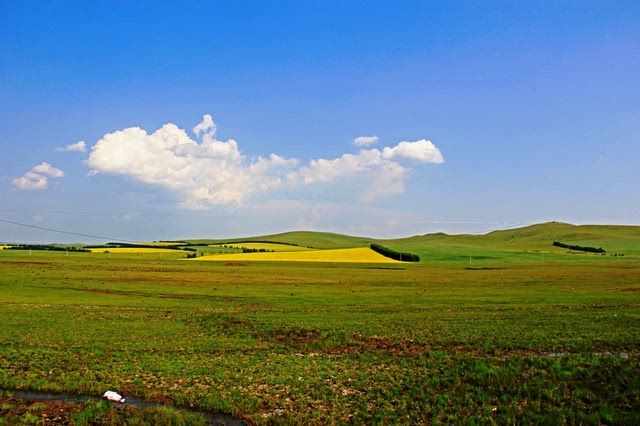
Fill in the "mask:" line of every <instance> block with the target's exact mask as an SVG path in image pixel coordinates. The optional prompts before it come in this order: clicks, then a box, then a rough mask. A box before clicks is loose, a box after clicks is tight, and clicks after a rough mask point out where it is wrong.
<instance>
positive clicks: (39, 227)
mask: <svg viewBox="0 0 640 426" xmlns="http://www.w3.org/2000/svg"><path fill="white" fill-rule="evenodd" d="M0 222H3V223H9V224H11V225H17V226H24V227H26V228H34V229H41V230H43V231H49V232H57V233H59V234H67V235H76V236H79V237H87V238H96V239H99V240H109V241H120V242H122V243H137V242H138V241H130V240H123V239H121V238H111V237H101V236H99V235H89V234H81V233H78V232H69V231H61V230H59V229H52V228H45V227H44V226H35V225H29V224H26V223H20V222H12V221H10V220H4V219H0Z"/></svg>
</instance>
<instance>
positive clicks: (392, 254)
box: [369, 243, 420, 262]
mask: <svg viewBox="0 0 640 426" xmlns="http://www.w3.org/2000/svg"><path fill="white" fill-rule="evenodd" d="M369 247H371V250H373V251H375V252H377V253H380V254H381V255H383V256H385V257H389V258H391V259H394V260H399V261H401V262H420V256H418V255H417V254H413V253H401V252H399V251H395V250H392V249H390V248H389V247H385V246H381V245H380V244H375V243H374V244H371V245H370V246H369Z"/></svg>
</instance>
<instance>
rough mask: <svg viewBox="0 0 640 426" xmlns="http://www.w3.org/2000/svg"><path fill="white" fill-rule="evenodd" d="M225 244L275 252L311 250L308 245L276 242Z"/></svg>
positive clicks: (217, 245) (218, 245) (216, 245)
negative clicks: (301, 245)
mask: <svg viewBox="0 0 640 426" xmlns="http://www.w3.org/2000/svg"><path fill="white" fill-rule="evenodd" d="M223 245H225V244H215V245H212V246H211V247H222V246H223ZM226 245H227V246H231V247H244V248H248V249H256V250H260V249H265V250H268V251H277V252H281V251H287V252H288V251H310V250H313V249H310V248H308V247H300V246H290V245H288V244H276V243H234V244H226Z"/></svg>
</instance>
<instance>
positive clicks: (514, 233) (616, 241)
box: [190, 222, 640, 260]
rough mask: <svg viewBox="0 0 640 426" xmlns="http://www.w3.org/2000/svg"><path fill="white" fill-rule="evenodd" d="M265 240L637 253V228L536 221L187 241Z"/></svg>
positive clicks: (490, 252) (528, 252) (485, 255)
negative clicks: (379, 235) (451, 231)
mask: <svg viewBox="0 0 640 426" xmlns="http://www.w3.org/2000/svg"><path fill="white" fill-rule="evenodd" d="M249 241H269V242H274V243H285V244H295V245H298V246H301V247H313V248H316V249H322V250H325V249H339V248H353V247H366V246H368V245H369V244H371V243H379V244H382V245H384V246H387V247H390V248H393V249H395V250H400V251H404V252H410V253H416V254H418V255H420V257H421V258H422V259H423V260H464V259H468V258H469V256H471V257H473V258H476V259H485V260H490V259H494V258H495V259H498V258H501V259H504V258H505V257H520V258H526V257H531V256H533V255H534V254H535V253H541V252H542V253H550V254H551V253H553V254H565V253H567V252H568V251H569V250H567V249H563V248H560V247H555V246H553V245H552V243H553V242H554V241H560V242H563V243H565V244H571V245H579V246H587V247H602V248H604V249H605V250H606V252H607V254H608V255H610V254H624V255H640V226H621V225H572V224H568V223H562V222H548V223H540V224H535V225H530V226H525V227H522V228H515V229H508V230H500V231H493V232H489V233H487V234H483V235H468V234H461V235H448V234H445V233H442V232H439V233H434V234H426V235H418V236H413V237H408V238H398V239H373V238H366V237H354V236H349V235H342V234H334V233H327V232H312V231H293V232H285V233H282V234H271V235H260V236H255V237H243V238H227V239H200V240H190V242H191V243H193V244H198V243H200V244H202V243H207V244H219V243H230V242H249Z"/></svg>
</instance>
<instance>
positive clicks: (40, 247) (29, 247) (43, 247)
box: [5, 244, 91, 253]
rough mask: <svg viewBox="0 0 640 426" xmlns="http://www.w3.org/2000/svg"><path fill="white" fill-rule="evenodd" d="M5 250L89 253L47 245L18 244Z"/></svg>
mask: <svg viewBox="0 0 640 426" xmlns="http://www.w3.org/2000/svg"><path fill="white" fill-rule="evenodd" d="M5 250H49V251H73V252H82V253H91V250H85V249H83V248H79V247H74V246H71V247H62V246H52V245H48V244H20V245H16V246H11V247H7V248H5Z"/></svg>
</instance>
